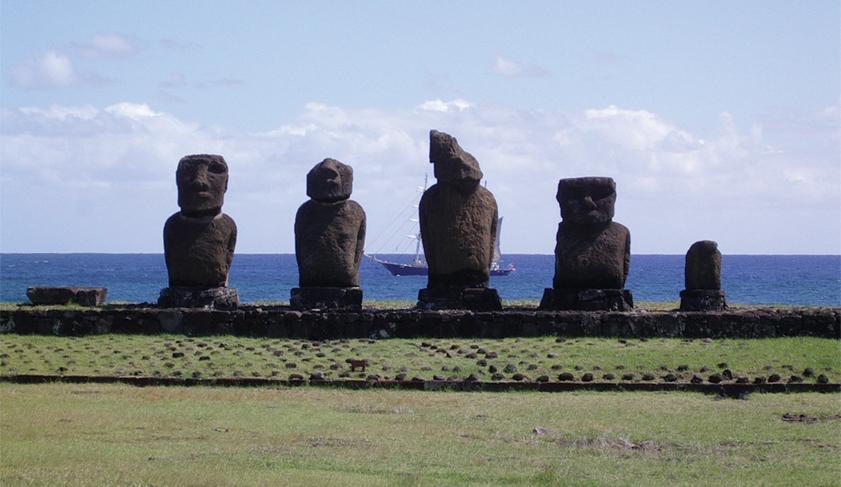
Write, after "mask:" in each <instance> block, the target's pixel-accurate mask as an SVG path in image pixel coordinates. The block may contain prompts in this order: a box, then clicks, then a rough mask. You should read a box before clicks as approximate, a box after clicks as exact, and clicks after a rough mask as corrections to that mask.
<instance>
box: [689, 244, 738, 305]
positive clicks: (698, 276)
mask: <svg viewBox="0 0 841 487" xmlns="http://www.w3.org/2000/svg"><path fill="white" fill-rule="evenodd" d="M684 273H685V274H684V275H685V280H686V289H684V290H683V291H681V292H680V309H681V311H714V310H722V309H725V308H727V303H726V302H725V300H724V292H723V291H722V290H721V252H719V251H718V244H717V243H716V242H713V241H712V240H701V241H699V242H695V243H694V244H692V246H691V247H689V251H688V252H686V268H685V269H684Z"/></svg>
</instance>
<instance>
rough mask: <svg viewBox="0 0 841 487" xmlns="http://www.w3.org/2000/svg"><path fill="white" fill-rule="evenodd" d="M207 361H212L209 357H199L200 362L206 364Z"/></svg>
mask: <svg viewBox="0 0 841 487" xmlns="http://www.w3.org/2000/svg"><path fill="white" fill-rule="evenodd" d="M205 360H210V357H208V356H207V355H202V356H201V357H199V362H204V361H205Z"/></svg>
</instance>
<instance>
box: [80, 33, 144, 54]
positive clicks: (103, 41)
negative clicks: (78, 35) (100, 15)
mask: <svg viewBox="0 0 841 487" xmlns="http://www.w3.org/2000/svg"><path fill="white" fill-rule="evenodd" d="M70 48H71V50H72V51H73V52H75V53H77V54H78V55H81V56H85V57H92V58H98V57H114V58H125V57H130V56H133V55H135V54H137V53H138V52H139V51H140V43H139V42H138V41H137V40H135V39H132V38H131V37H127V36H124V35H121V34H116V33H103V34H96V35H94V36H93V37H91V38H90V39H88V40H87V41H85V42H74V43H71V44H70Z"/></svg>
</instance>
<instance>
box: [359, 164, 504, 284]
mask: <svg viewBox="0 0 841 487" xmlns="http://www.w3.org/2000/svg"><path fill="white" fill-rule="evenodd" d="M426 184H427V179H426V178H424V182H423V189H422V191H421V194H423V191H426ZM415 207H417V205H415ZM411 221H412V222H415V223H419V222H418V220H416V219H412V220H411ZM501 234H502V218H501V217H500V218H499V219H498V220H497V222H496V241H495V242H494V253H493V259H492V260H491V269H490V271H491V275H492V276H507V275H508V274H511V273H512V272H514V271H516V270H517V268H516V267H514V264H508V265H507V266H505V267H502V266H501V265H500V262H502V252H501V251H500V247H499V239H500V235H501ZM407 237H408V238H410V239H412V240H414V241H415V258H414V259H413V260H412V262H411V263H408V264H403V263H399V262H391V261H387V260H382V259H379V258H377V257H376V256H374V255H368V254H365V256H366V257H368V258H369V259H371V260H373V261H374V262H376V263H378V264H380V265H381V266H383V267H385V268H386V269H387V270H388V271H389V272H391V275H393V276H426V275H429V267H428V266H427V265H426V262H424V260H423V257H422V255H421V235H420V225H419V224H418V226H417V228H416V230H415V232H414V233H413V234H412V235H408V236H407Z"/></svg>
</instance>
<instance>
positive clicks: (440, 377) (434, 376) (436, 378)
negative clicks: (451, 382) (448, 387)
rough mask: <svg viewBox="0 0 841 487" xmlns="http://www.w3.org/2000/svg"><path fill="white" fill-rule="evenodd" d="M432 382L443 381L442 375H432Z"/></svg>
mask: <svg viewBox="0 0 841 487" xmlns="http://www.w3.org/2000/svg"><path fill="white" fill-rule="evenodd" d="M432 380H445V379H444V376H443V375H433V376H432Z"/></svg>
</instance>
